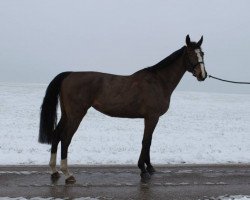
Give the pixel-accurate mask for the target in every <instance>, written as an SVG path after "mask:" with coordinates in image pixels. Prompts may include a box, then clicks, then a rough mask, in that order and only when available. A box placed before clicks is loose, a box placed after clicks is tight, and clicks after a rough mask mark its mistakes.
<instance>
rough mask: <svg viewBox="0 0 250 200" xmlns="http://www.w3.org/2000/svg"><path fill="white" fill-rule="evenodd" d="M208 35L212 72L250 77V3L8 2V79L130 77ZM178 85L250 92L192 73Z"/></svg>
mask: <svg viewBox="0 0 250 200" xmlns="http://www.w3.org/2000/svg"><path fill="white" fill-rule="evenodd" d="M187 34H190V37H191V40H194V41H197V40H199V39H200V37H201V35H203V36H204V42H203V50H204V52H205V66H206V69H207V71H208V73H210V74H212V75H214V76H219V77H222V78H225V79H232V80H236V81H250V1H249V0H234V1H232V0H231V1H230V0H209V1H201V0H190V1H187V0H178V1H176V0H173V1H168V0H154V1H153V0H150V1H149V0H130V1H128V0H127V1H125V0H119V1H118V0H102V1H101V0H74V1H69V0H68V1H64V0H40V1H39V0H22V1H20V0H16V1H15V0H0V82H25V83H49V81H50V80H51V79H52V78H53V77H54V76H55V75H56V74H58V73H60V72H62V71H101V72H107V73H114V74H122V75H128V74H131V73H133V72H135V71H137V70H139V69H142V68H144V67H147V66H150V65H153V64H155V63H157V62H159V61H160V60H162V59H163V58H165V57H167V56H168V55H169V54H170V53H172V52H174V51H175V50H177V49H179V48H181V47H182V46H183V45H184V44H185V37H186V35H187ZM178 90H185V91H209V92H227V93H228V92H229V93H230V92H232V93H250V86H249V85H234V84H228V83H222V82H217V81H215V80H211V79H207V80H206V81H205V82H203V83H199V82H198V81H196V79H195V78H194V77H193V76H192V75H191V74H189V73H186V74H185V76H184V78H183V80H182V81H181V83H180V84H179V86H178Z"/></svg>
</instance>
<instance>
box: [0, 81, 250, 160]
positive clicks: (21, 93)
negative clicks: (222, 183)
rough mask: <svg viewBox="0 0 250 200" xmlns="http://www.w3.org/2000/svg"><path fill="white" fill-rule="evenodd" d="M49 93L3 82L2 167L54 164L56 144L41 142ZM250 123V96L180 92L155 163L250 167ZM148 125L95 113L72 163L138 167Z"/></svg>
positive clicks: (158, 137)
mask: <svg viewBox="0 0 250 200" xmlns="http://www.w3.org/2000/svg"><path fill="white" fill-rule="evenodd" d="M45 89H46V86H45V85H35V84H34V85H30V84H18V85H17V84H7V83H1V84H0V152H1V156H0V164H1V165H6V164H31V165H32V164H48V160H49V154H50V153H49V152H50V146H48V145H44V144H39V143H38V142H37V140H38V126H39V112H40V105H41V103H42V99H43V96H44V93H45ZM155 98H157V97H155ZM249 120H250V95H249V94H248V95H242V94H241V95H240V94H237V95H236V94H211V93H197V92H174V94H173V96H172V100H171V105H170V109H169V111H168V112H167V113H166V114H165V115H164V116H162V117H161V119H160V121H159V123H158V126H157V128H156V130H155V132H154V136H153V142H152V147H151V160H152V162H153V163H155V164H179V163H196V164H202V163H210V164H212V163H249V162H250V123H249ZM143 126H144V122H143V120H142V119H121V118H111V117H108V116H105V115H103V114H101V113H99V112H97V111H95V110H94V109H90V110H89V111H88V114H87V115H86V117H85V118H84V119H83V121H82V124H81V126H80V128H79V129H78V131H77V132H76V134H75V136H74V138H73V141H72V143H71V146H70V148H69V163H70V164H136V163H137V160H138V157H139V154H140V149H141V140H142V135H143ZM59 153H60V151H59ZM59 155H60V154H59ZM58 160H59V158H58Z"/></svg>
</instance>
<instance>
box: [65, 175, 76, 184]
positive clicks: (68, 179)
mask: <svg viewBox="0 0 250 200" xmlns="http://www.w3.org/2000/svg"><path fill="white" fill-rule="evenodd" d="M75 182H76V179H75V178H74V176H70V177H69V178H67V179H66V180H65V183H66V184H74V183H75Z"/></svg>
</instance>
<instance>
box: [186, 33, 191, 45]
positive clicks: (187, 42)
mask: <svg viewBox="0 0 250 200" xmlns="http://www.w3.org/2000/svg"><path fill="white" fill-rule="evenodd" d="M190 43H191V41H190V37H189V35H187V36H186V45H187V46H189V45H190Z"/></svg>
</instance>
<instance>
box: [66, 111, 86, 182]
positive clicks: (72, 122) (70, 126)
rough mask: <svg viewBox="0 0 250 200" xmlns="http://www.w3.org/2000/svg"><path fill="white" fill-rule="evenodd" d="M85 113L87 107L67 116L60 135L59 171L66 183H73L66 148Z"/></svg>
mask: <svg viewBox="0 0 250 200" xmlns="http://www.w3.org/2000/svg"><path fill="white" fill-rule="evenodd" d="M86 113H87V109H86V110H85V111H84V112H83V113H81V115H76V116H77V117H76V116H74V117H69V118H67V123H66V127H65V131H64V133H63V135H61V171H62V172H63V174H64V175H65V177H66V180H65V182H66V183H75V181H76V180H75V178H74V176H73V175H72V174H71V173H70V172H69V170H68V161H67V155H68V148H69V145H70V142H71V140H72V137H73V135H74V133H75V132H76V130H77V128H78V126H79V125H80V123H81V120H82V118H83V117H84V115H85V114H86Z"/></svg>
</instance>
